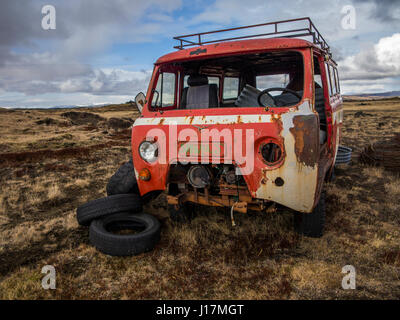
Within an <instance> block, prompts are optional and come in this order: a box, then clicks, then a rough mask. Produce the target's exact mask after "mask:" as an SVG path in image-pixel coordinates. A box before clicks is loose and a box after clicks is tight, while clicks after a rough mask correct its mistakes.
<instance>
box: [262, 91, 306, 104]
mask: <svg viewBox="0 0 400 320" xmlns="http://www.w3.org/2000/svg"><path fill="white" fill-rule="evenodd" d="M270 91H282V93H283V92H287V93H291V94H292V95H294V96H295V97H296V98H297V99H299V101H298V102H300V101H301V96H300V95H299V94H298V93H297V92H296V91H294V90H292V89H288V88H268V89H265V90H263V91H261V92H260V93H259V94H258V97H257V101H258V104H259V105H260V107H277V105H276V101H275V98H274V96H272V95H270V94H269V92H270ZM264 95H266V96H267V97H266V98H265V100H266V101H264V102H266V103H267V105H264V104H263V103H262V101H261V97H262V96H264Z"/></svg>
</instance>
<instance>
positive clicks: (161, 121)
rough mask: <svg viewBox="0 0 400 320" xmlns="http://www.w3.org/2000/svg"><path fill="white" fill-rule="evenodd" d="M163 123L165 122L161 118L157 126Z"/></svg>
mask: <svg viewBox="0 0 400 320" xmlns="http://www.w3.org/2000/svg"><path fill="white" fill-rule="evenodd" d="M164 121H165V119H164V118H162V119H161V120H160V122H159V123H158V124H159V125H160V126H161V125H162V124H163V123H164Z"/></svg>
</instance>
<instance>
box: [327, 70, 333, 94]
mask: <svg viewBox="0 0 400 320" xmlns="http://www.w3.org/2000/svg"><path fill="white" fill-rule="evenodd" d="M325 71H326V82H327V83H328V89H329V96H333V87H332V81H331V75H330V71H329V66H328V64H327V63H325Z"/></svg>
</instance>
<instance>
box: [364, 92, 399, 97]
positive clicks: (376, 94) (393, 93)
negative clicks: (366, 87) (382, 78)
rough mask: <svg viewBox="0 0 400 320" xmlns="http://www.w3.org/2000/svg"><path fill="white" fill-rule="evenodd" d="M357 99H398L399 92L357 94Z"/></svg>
mask: <svg viewBox="0 0 400 320" xmlns="http://www.w3.org/2000/svg"><path fill="white" fill-rule="evenodd" d="M357 96H359V97H400V91H387V92H380V93H363V94H357Z"/></svg>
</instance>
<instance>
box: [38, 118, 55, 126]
mask: <svg viewBox="0 0 400 320" xmlns="http://www.w3.org/2000/svg"><path fill="white" fill-rule="evenodd" d="M36 124H39V125H41V124H45V125H46V126H50V125H53V126H54V125H57V124H59V121H57V120H54V119H53V118H44V119H41V120H38V121H36Z"/></svg>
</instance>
